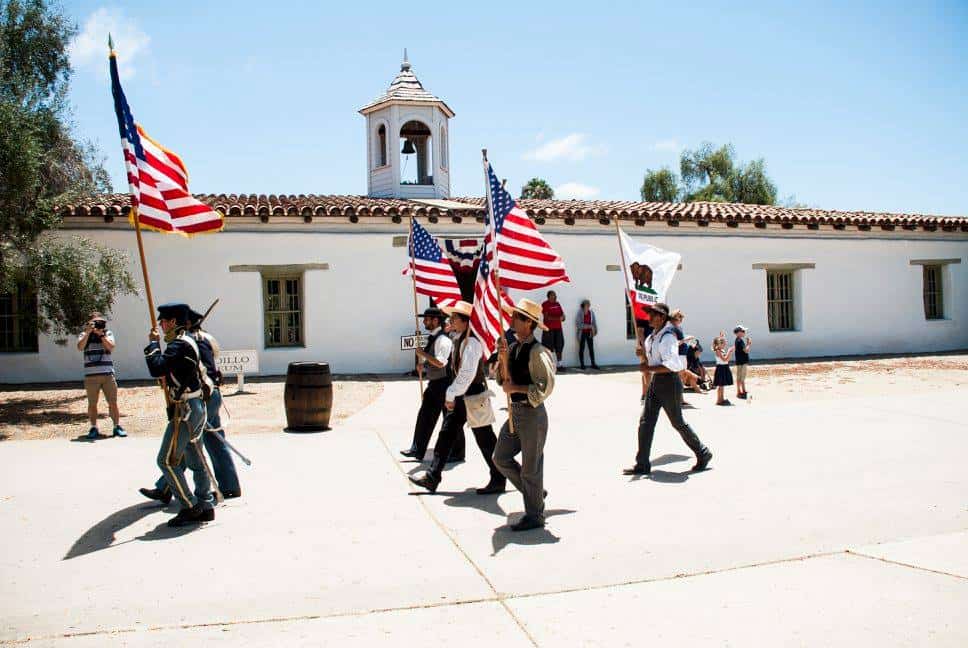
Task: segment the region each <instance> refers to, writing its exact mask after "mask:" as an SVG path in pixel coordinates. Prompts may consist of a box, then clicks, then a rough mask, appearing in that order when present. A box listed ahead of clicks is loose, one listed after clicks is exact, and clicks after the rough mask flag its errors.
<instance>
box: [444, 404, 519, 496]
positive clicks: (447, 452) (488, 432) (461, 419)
mask: <svg viewBox="0 0 968 648" xmlns="http://www.w3.org/2000/svg"><path fill="white" fill-rule="evenodd" d="M465 423H467V407H466V406H465V405H464V399H463V398H458V399H457V400H455V401H454V409H452V410H450V411H449V412H447V413H446V414H444V424H443V425H442V426H441V427H440V434H438V435H437V443H436V445H434V463H433V467H432V468H431V470H432V472H434V474H435V476H436V477H437V479H440V478H441V475H442V474H443V470H444V461H443V460H446V458H447V457H449V456H451V454H454V452H455V451H456V450H457V443H458V440H460V441H463V440H464V424H465ZM471 431H472V432H473V433H474V440H475V441H477V447H478V448H480V450H481V454H482V455H484V463H486V464H487V469H488V470H489V471H490V473H491V479H492V480H496V479H504V476H503V475H501V472H500V471H499V470H498V469H497V467H496V466H495V465H494V459H493V458H492V457H493V455H494V446H495V445H497V437H496V436H495V435H494V428H492V427H491V426H490V425H485V426H483V427H476V428H472V429H471ZM458 456H459V455H458ZM442 459H443V460H442Z"/></svg>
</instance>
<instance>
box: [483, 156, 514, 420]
mask: <svg viewBox="0 0 968 648" xmlns="http://www.w3.org/2000/svg"><path fill="white" fill-rule="evenodd" d="M481 154H482V155H483V156H484V187H485V188H486V190H487V214H488V217H487V220H488V226H489V227H490V228H491V242H492V244H493V245H494V267H493V268H492V269H491V272H492V273H494V288H495V290H496V291H497V321H498V324H499V326H498V329H499V330H498V335H500V336H501V337H504V299H503V298H502V297H501V263H500V261H499V259H498V245H497V232H496V231H495V227H494V201H493V200H492V198H491V179H490V178H489V177H488V175H487V149H481ZM484 255H485V257H486V256H487V250H484ZM505 342H506V340H505ZM498 357H499V359H498V363H497V367H498V371H499V372H500V373H501V380H502V382H507V381H509V380H510V379H511V376H510V372H509V371H508V368H507V366H506V365H505V364H504V363H502V362H501V361H500V356H498ZM504 399H505V401H506V402H507V409H508V432H510V433H511V434H514V412H513V410H512V409H511V394H509V393H507V392H504Z"/></svg>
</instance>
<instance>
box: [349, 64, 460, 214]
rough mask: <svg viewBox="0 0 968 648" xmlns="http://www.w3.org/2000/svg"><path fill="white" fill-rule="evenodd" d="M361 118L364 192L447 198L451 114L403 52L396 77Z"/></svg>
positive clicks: (386, 196) (452, 114)
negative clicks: (364, 138)
mask: <svg viewBox="0 0 968 648" xmlns="http://www.w3.org/2000/svg"><path fill="white" fill-rule="evenodd" d="M360 114H361V115H363V116H364V117H366V120H367V121H366V133H367V135H366V136H367V169H368V179H367V194H368V195H370V196H373V197H375V198H418V199H419V198H449V197H450V170H449V168H448V160H449V159H450V151H449V150H448V148H447V147H448V146H449V145H450V137H449V129H450V126H449V123H448V122H449V120H450V118H451V117H453V116H454V111H453V110H451V109H450V107H449V106H448V105H447V104H446V103H444V102H443V101H442V100H441V99H439V98H438V97H436V96H434V95H433V94H431V93H430V92H428V91H427V90H426V89H425V88H424V87H423V84H421V83H420V81H419V80H418V79H417V76H416V75H415V74H414V72H413V69H412V67H411V65H410V60H409V59H408V58H407V53H406V50H404V54H403V63H401V64H400V73H399V74H397V76H396V78H394V79H393V82H392V83H390V87H389V88H387V91H386V92H385V93H383V94H382V95H381V96H380V97H378V98H377V99H375V100H374V101H372V102H370V103H369V104H367V105H366V106H364V107H363V108H361V109H360Z"/></svg>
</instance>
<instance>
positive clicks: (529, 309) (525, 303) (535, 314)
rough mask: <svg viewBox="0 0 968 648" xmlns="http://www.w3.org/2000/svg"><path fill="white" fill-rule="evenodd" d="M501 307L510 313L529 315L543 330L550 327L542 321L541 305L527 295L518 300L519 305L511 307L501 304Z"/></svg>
mask: <svg viewBox="0 0 968 648" xmlns="http://www.w3.org/2000/svg"><path fill="white" fill-rule="evenodd" d="M501 307H502V308H503V309H504V312H505V313H509V314H514V313H519V314H521V315H524V316H525V317H527V318H528V319H529V320H531V321H533V322H534V323H535V324H537V325H538V328H540V329H541V330H542V331H547V330H548V327H547V326H545V325H544V323H543V322H542V321H541V314H542V312H541V305H540V304H538V303H537V302H534V301H531V300H530V299H528V298H527V297H525V298H523V299H521V301H519V302H518V305H517V306H514V307H511V306H508V305H507V304H501Z"/></svg>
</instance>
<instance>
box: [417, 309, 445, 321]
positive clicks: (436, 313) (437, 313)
mask: <svg viewBox="0 0 968 648" xmlns="http://www.w3.org/2000/svg"><path fill="white" fill-rule="evenodd" d="M423 317H437V318H440V319H447V313H445V312H444V311H442V310H440V309H439V308H436V307H434V306H431V307H430V308H428V309H427V310H425V311H424V312H423Z"/></svg>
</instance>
